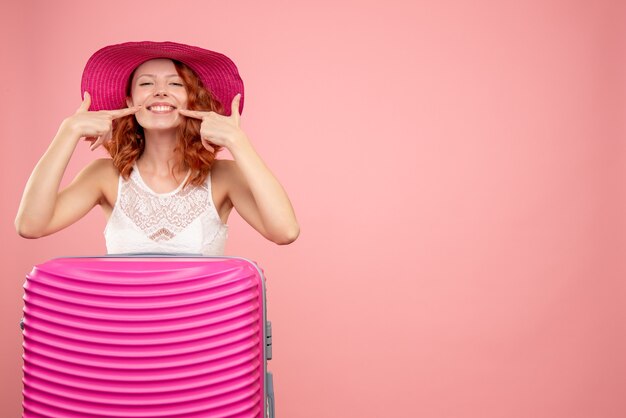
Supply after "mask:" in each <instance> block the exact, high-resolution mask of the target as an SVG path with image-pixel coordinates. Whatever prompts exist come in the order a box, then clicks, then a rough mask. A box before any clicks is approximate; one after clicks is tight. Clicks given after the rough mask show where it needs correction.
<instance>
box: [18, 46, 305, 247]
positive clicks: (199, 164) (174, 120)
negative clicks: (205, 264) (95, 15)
mask: <svg viewBox="0 0 626 418" xmlns="http://www.w3.org/2000/svg"><path fill="white" fill-rule="evenodd" d="M82 92H83V97H84V99H83V103H82V104H81V105H80V107H79V108H78V110H77V111H76V113H75V114H74V115H72V116H70V117H68V118H66V119H65V120H64V121H63V123H62V124H61V126H60V128H59V130H58V132H57V134H56V136H55V138H54V139H53V141H52V143H51V144H50V146H49V148H48V150H47V151H46V153H45V154H44V155H43V157H42V158H41V160H40V161H39V162H38V164H37V165H36V166H35V168H34V170H33V173H32V174H31V176H30V178H29V180H28V183H27V184H26V188H25V190H24V195H23V197H22V201H21V203H20V207H19V210H18V214H17V217H16V219H15V226H16V229H17V231H18V233H19V234H20V235H21V236H23V237H25V238H39V237H43V236H46V235H50V234H52V233H54V232H57V231H59V230H61V229H63V228H66V227H68V226H69V225H71V224H73V223H74V222H76V221H77V220H79V219H80V218H82V217H83V216H84V215H85V214H87V212H89V210H91V209H92V208H93V207H94V206H95V205H100V206H101V207H102V209H103V211H104V213H105V216H106V217H107V219H108V221H107V226H106V228H105V239H106V243H107V252H108V253H109V254H119V253H132V252H157V253H158V252H174V253H201V254H203V255H222V254H223V251H224V245H225V241H226V237H227V225H226V221H227V220H228V216H229V214H230V211H231V210H232V208H233V207H234V208H235V209H236V210H237V212H238V213H239V214H240V215H241V216H242V217H243V218H244V219H245V220H246V221H247V222H248V223H249V224H250V225H251V226H252V227H253V228H254V229H256V230H257V231H258V232H259V233H260V234H261V235H263V236H264V237H265V238H267V239H268V240H270V241H273V242H275V243H277V244H289V243H291V242H293V241H294V240H295V239H296V238H297V237H298V235H299V226H298V223H297V220H296V217H295V214H294V211H293V208H292V206H291V203H290V201H289V198H288V196H287V194H286V192H285V191H284V189H283V188H282V186H281V185H280V183H279V182H278V180H277V179H276V178H275V177H274V175H272V173H271V172H270V170H269V169H268V168H267V167H266V166H265V164H264V163H263V161H262V160H261V158H260V157H259V155H258V154H257V153H256V151H255V150H254V148H253V147H252V145H251V143H250V141H249V139H248V137H247V136H246V134H245V133H244V132H243V131H242V130H241V128H240V126H239V119H240V113H241V110H242V109H243V97H242V93H243V83H242V81H241V78H240V77H239V74H238V71H237V68H236V66H235V64H234V63H233V62H232V61H231V60H230V59H229V58H227V57H226V56H224V55H222V54H219V53H216V52H213V51H208V50H205V49H201V48H197V47H194V46H189V45H183V44H178V43H173V42H128V43H124V44H118V45H111V46H108V47H105V48H102V49H101V50H99V51H97V52H96V53H95V54H94V55H93V56H92V57H91V58H90V59H89V61H88V62H87V65H86V66H85V70H84V72H83V80H82ZM81 138H85V139H86V140H88V141H89V142H90V143H91V144H92V145H91V149H92V150H94V149H96V148H97V147H99V146H100V145H102V146H103V147H104V148H105V149H106V150H107V151H108V152H109V154H110V155H111V158H103V159H98V160H95V161H93V162H91V163H90V164H88V165H87V167H85V168H84V169H83V170H82V171H81V172H80V173H79V174H78V175H77V176H76V178H75V179H74V180H73V181H72V183H71V184H70V185H68V186H67V187H66V188H65V189H64V190H62V191H60V192H59V185H60V182H61V179H62V177H63V173H64V171H65V168H66V167H67V163H68V161H69V159H70V158H71V155H72V153H73V151H74V149H75V147H76V145H77V144H78V143H79V141H80V139H81ZM223 147H225V148H227V149H228V150H229V151H230V153H231V154H232V156H233V158H234V161H232V160H218V159H215V155H216V154H217V153H218V152H219V150H220V149H222V148H223Z"/></svg>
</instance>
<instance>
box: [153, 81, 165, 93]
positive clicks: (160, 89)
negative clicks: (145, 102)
mask: <svg viewBox="0 0 626 418" xmlns="http://www.w3.org/2000/svg"><path fill="white" fill-rule="evenodd" d="M165 87H166V86H165V84H164V83H162V82H160V83H156V84H155V86H154V95H155V96H166V95H167V89H166V88H165Z"/></svg>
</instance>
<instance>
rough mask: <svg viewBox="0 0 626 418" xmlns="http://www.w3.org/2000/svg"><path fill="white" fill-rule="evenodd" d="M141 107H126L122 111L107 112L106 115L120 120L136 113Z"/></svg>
mask: <svg viewBox="0 0 626 418" xmlns="http://www.w3.org/2000/svg"><path fill="white" fill-rule="evenodd" d="M142 107H143V106H141V105H137V106H133V107H127V108H124V109H118V110H108V111H107V113H108V114H109V115H111V116H112V117H113V119H117V118H121V117H123V116H128V115H132V114H133V113H137V112H138V111H139V110H141V108H142Z"/></svg>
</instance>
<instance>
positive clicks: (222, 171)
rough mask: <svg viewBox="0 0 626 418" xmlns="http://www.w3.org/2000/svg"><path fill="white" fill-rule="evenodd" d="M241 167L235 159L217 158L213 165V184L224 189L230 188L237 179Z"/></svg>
mask: <svg viewBox="0 0 626 418" xmlns="http://www.w3.org/2000/svg"><path fill="white" fill-rule="evenodd" d="M238 174H239V167H237V163H236V162H235V161H233V160H215V161H214V162H213V166H212V167H211V177H212V178H213V184H214V185H215V186H217V187H220V188H222V189H226V190H227V189H230V188H231V187H232V186H233V182H234V181H236V180H237V177H238Z"/></svg>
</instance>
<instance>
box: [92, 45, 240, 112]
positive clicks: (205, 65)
mask: <svg viewBox="0 0 626 418" xmlns="http://www.w3.org/2000/svg"><path fill="white" fill-rule="evenodd" d="M154 58H169V59H174V60H178V61H180V62H182V63H183V64H186V65H187V66H188V67H189V68H191V69H192V70H193V71H194V72H195V73H196V75H198V77H200V79H201V80H202V84H203V85H204V87H205V88H207V89H208V90H209V91H210V92H211V93H213V95H214V96H215V98H216V99H217V100H219V101H220V103H221V104H222V106H223V107H224V113H225V115H227V116H228V115H230V113H231V103H232V100H233V98H234V97H235V96H236V95H237V93H241V101H240V103H239V113H241V112H242V111H243V102H244V92H243V81H242V80H241V77H240V76H239V71H238V70H237V67H236V66H235V63H234V62H233V61H232V60H231V59H230V58H228V57H227V56H226V55H224V54H220V53H219V52H214V51H209V50H207V49H203V48H199V47H196V46H191V45H185V44H179V43H176V42H152V41H142V42H126V43H122V44H116V45H109V46H106V47H104V48H102V49H100V50H98V51H96V52H95V53H94V54H93V55H92V56H91V58H89V60H88V61H87V64H86V65H85V69H84V70H83V77H82V81H81V97H82V98H84V96H85V91H88V92H89V94H90V95H91V106H90V107H89V110H91V111H95V110H114V109H122V108H125V107H127V106H126V85H127V83H128V78H129V77H130V75H131V73H132V72H133V70H134V69H135V68H137V67H138V66H139V65H141V64H142V63H144V62H146V61H148V60H151V59H154Z"/></svg>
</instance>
